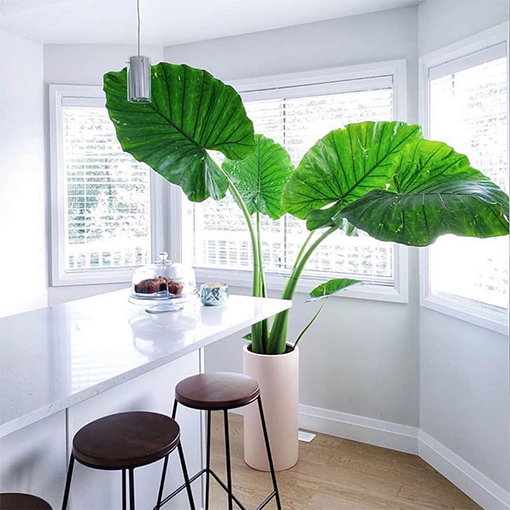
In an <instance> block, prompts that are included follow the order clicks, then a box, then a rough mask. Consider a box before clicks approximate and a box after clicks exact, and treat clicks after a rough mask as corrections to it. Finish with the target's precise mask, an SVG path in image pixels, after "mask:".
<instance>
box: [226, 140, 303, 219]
mask: <svg viewBox="0 0 510 510" xmlns="http://www.w3.org/2000/svg"><path fill="white" fill-rule="evenodd" d="M255 146H256V148H255V152H253V154H251V155H250V156H248V157H247V158H245V159H242V160H240V161H232V160H230V159H226V160H225V161H224V163H223V166H222V168H223V170H225V172H226V173H227V174H228V175H229V176H230V178H231V179H232V181H233V183H234V184H235V186H236V188H237V189H238V191H239V193H240V194H241V196H242V197H243V200H244V203H245V204H246V206H247V207H248V211H249V212H250V214H254V213H256V212H259V213H261V214H265V215H267V216H269V217H270V218H272V219H273V220H277V219H278V218H280V217H281V216H283V215H284V214H285V211H284V210H283V208H282V204H281V202H282V193H283V188H284V187H285V185H286V184H287V182H288V180H289V178H290V176H291V175H292V173H293V172H294V167H293V166H292V163H291V161H290V156H289V155H288V153H287V151H286V150H285V149H284V148H283V147H282V146H281V145H280V144H278V143H276V142H274V141H273V140H271V139H269V138H266V137H265V136H263V135H255Z"/></svg>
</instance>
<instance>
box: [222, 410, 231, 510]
mask: <svg viewBox="0 0 510 510" xmlns="http://www.w3.org/2000/svg"><path fill="white" fill-rule="evenodd" d="M223 416H224V421H225V456H226V461H227V488H228V510H233V508H234V500H233V498H232V466H231V465H230V434H229V430H228V411H227V410H226V409H225V411H223Z"/></svg>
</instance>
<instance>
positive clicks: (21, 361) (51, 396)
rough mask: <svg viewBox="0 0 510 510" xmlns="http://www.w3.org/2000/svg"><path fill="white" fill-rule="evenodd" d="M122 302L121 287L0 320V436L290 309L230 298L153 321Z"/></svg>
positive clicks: (281, 303) (279, 304)
mask: <svg viewBox="0 0 510 510" xmlns="http://www.w3.org/2000/svg"><path fill="white" fill-rule="evenodd" d="M128 297H129V290H121V291H117V292H111V293H108V294H102V295H100V296H95V297H92V298H87V299H81V300H78V301H72V302H70V303H65V304H61V305H56V306H52V307H49V308H43V309H40V310H35V311H32V312H27V313H22V314H19V315H13V316H11V317H6V318H3V319H0V437H3V436H5V435H7V434H10V433H11V432H14V431H15V430H18V429H20V428H22V427H25V426H27V425H30V424H31V423H34V422H36V421H38V420H40V419H42V418H45V417H47V416H49V415H51V414H54V413H56V412H58V411H60V410H62V409H65V408H68V407H70V406H72V405H74V404H77V403H78V402H81V401H83V400H85V399H87V398H90V397H92V396H94V395H97V394H98V393H101V392H103V391H106V390H108V389H110V388H113V387H114V386H117V385H119V384H121V383H123V382H124V381H127V380H130V379H133V378H134V377H137V376H139V375H141V374H143V373H146V372H148V371H150V370H152V369H154V368H157V367H159V366H161V365H163V364H165V363H168V362H170V361H173V360H176V359H178V358H180V357H182V356H185V355H186V354H189V353H190V352H192V351H195V350H197V349H200V348H201V347H204V346H206V345H208V344H210V343H213V342H215V341H217V340H219V339H221V338H224V337H226V336H228V335H230V334H232V333H236V332H238V331H240V330H242V329H244V328H246V327H247V326H250V325H251V324H254V323H256V322H259V321H260V320H262V319H266V318H269V317H271V316H273V315H275V314H277V313H278V312H280V311H282V310H286V309H288V308H290V306H291V302H290V301H283V300H278V299H263V298H254V297H248V296H231V297H230V299H229V301H228V302H227V304H226V305H224V306H222V307H202V306H201V304H200V302H198V301H197V302H196V303H193V304H191V305H188V306H187V307H186V308H185V309H184V310H181V311H180V312H172V313H167V314H163V316H162V317H160V318H158V320H157V321H154V320H153V319H152V318H151V317H149V315H148V314H147V313H146V312H145V306H137V305H133V304H131V303H129V302H128ZM241 346H242V344H241V341H239V349H241Z"/></svg>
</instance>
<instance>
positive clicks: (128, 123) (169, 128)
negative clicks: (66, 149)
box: [104, 63, 255, 202]
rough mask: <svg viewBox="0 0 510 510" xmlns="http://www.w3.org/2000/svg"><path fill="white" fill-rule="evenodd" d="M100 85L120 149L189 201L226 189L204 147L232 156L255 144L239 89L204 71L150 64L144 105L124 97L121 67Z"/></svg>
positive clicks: (239, 156)
mask: <svg viewBox="0 0 510 510" xmlns="http://www.w3.org/2000/svg"><path fill="white" fill-rule="evenodd" d="M104 90H105V93H106V108H107V109H108V112H109V115H110V118H111V120H112V121H113V123H114V125H115V129H116V132H117V138H118V139H119V142H120V144H121V146H122V148H123V149H124V150H125V151H126V152H129V153H130V154H132V155H133V156H134V157H135V159H137V160H138V161H142V162H144V163H147V164H148V165H149V166H150V167H151V168H153V169H154V170H155V171H156V172H158V173H159V174H161V175H162V176H163V177H165V178H166V179H167V180H169V181H170V182H172V183H174V184H177V185H179V186H180V187H181V188H182V189H183V190H184V192H185V193H186V195H187V196H188V198H189V199H190V200H192V201H194V202H201V201H203V200H205V199H206V198H208V197H209V196H211V197H213V198H214V199H220V198H222V197H224V196H225V192H226V190H227V188H228V181H227V179H226V177H225V176H224V175H223V173H222V171H221V169H220V168H219V167H218V165H217V164H216V163H215V162H214V161H213V159H212V158H211V157H210V155H209V154H208V152H207V150H216V151H220V152H222V153H223V154H224V155H225V156H226V157H228V158H229V159H233V160H237V159H243V158H245V157H247V156H249V155H250V154H251V153H252V152H253V151H254V149H255V143H254V139H253V136H254V132H253V124H252V122H251V120H250V119H249V118H248V117H247V115H246V111H245V109H244V106H243V104H242V101H241V98H240V96H239V94H237V92H236V91H235V90H234V89H233V88H232V87H230V86H228V85H225V84H224V83H223V82H221V81H220V80H217V79H216V78H214V77H213V76H212V75H211V74H209V73H208V72H207V71H203V70H201V69H195V68H192V67H189V66H187V65H173V64H167V63H160V64H157V65H155V66H153V67H152V102H151V103H149V104H139V103H129V102H128V101H127V92H126V90H127V74H126V69H123V70H122V71H120V72H110V73H107V74H106V75H105V76H104Z"/></svg>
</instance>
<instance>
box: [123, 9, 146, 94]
mask: <svg viewBox="0 0 510 510" xmlns="http://www.w3.org/2000/svg"><path fill="white" fill-rule="evenodd" d="M136 14H137V26H138V54H137V55H136V56H133V57H129V66H128V73H127V88H128V101H129V102H130V103H150V102H151V59H150V58H149V57H143V56H142V55H140V0H136Z"/></svg>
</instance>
